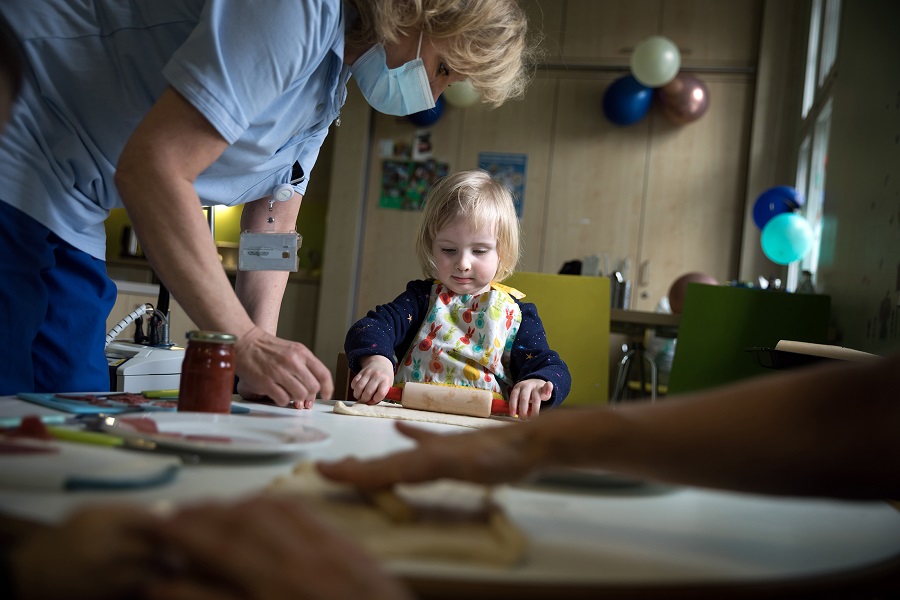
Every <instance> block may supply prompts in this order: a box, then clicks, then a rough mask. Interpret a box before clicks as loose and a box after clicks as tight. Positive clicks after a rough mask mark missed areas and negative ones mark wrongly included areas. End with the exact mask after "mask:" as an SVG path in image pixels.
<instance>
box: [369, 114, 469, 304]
mask: <svg viewBox="0 0 900 600" xmlns="http://www.w3.org/2000/svg"><path fill="white" fill-rule="evenodd" d="M460 116H461V115H460V111H459V110H453V109H451V108H449V107H448V108H445V109H444V112H443V113H442V115H441V118H440V120H439V121H438V122H437V124H436V125H435V126H433V127H430V128H419V127H416V126H415V125H413V124H412V123H411V122H410V121H409V120H408V119H406V118H400V117H393V116H388V115H383V114H380V113H377V114H376V115H375V119H374V126H373V133H372V143H371V146H370V149H369V156H370V161H369V173H368V186H367V191H368V193H367V196H366V207H365V220H364V228H363V241H362V255H361V257H360V271H359V292H358V294H357V304H356V318H358V317H360V316H362V315H364V314H365V313H366V311H367V310H369V309H371V308H373V307H374V306H376V305H377V304H383V303H385V302H388V301H390V300H393V299H394V298H396V297H397V294H399V293H400V292H402V291H403V290H404V289H406V283H407V282H408V281H409V280H411V279H418V278H420V277H422V270H421V268H420V267H419V261H418V260H417V259H416V255H415V232H416V228H417V227H418V226H419V223H420V221H421V218H422V213H421V212H420V211H409V210H393V209H385V208H380V207H379V199H380V191H381V176H382V166H383V162H384V160H385V158H384V157H382V156H381V153H380V150H379V144H380V143H381V142H382V141H385V140H386V141H392V140H393V141H408V142H409V143H412V142H413V139H414V137H415V133H416V131H417V130H419V129H428V130H429V131H431V133H432V136H431V142H432V147H433V148H432V150H433V156H434V158H435V159H436V160H439V161H442V162H448V163H450V164H449V168H450V169H451V170H454V169H456V168H457V165H456V164H454V161H453V160H452V158H453V157H455V156H456V155H457V148H458V147H459V141H460V140H459V133H458V132H459V124H460Z"/></svg>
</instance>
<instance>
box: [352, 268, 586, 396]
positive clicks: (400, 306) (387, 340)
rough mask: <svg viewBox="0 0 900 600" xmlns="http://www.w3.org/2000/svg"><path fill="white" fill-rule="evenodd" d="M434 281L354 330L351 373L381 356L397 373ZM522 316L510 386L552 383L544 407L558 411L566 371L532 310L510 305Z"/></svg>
mask: <svg viewBox="0 0 900 600" xmlns="http://www.w3.org/2000/svg"><path fill="white" fill-rule="evenodd" d="M433 285H434V281H431V280H421V279H419V280H415V281H410V282H409V283H408V284H407V285H406V291H405V292H403V293H402V294H400V295H399V296H397V298H396V299H394V301H393V302H390V303H388V304H380V305H378V306H376V307H375V309H374V310H370V311H369V312H368V314H367V315H366V316H365V317H363V318H362V319H360V320H359V321H357V322H356V323H354V324H353V326H352V327H350V331H348V332H347V338H346V340H345V341H344V352H346V354H347V360H348V362H349V365H350V370H351V371H354V372H358V371H359V370H360V368H361V367H360V364H359V361H360V359H362V358H365V357H366V356H371V355H373V354H380V355H381V356H384V357H386V358H388V359H389V360H390V361H391V362H392V363H393V364H394V369H395V370H396V367H397V360H398V357H401V358H402V357H403V356H405V355H406V351H407V350H408V349H409V346H410V345H411V344H412V342H413V340H414V339H415V337H416V333H418V331H419V328H420V327H421V325H422V322H423V321H424V320H425V318H426V317H427V316H428V309H429V308H430V306H429V300H430V297H431V288H432V286H433ZM514 300H515V302H516V304H518V305H519V308H520V309H521V311H522V323H521V324H520V325H519V331H518V333H516V337H515V341H514V343H513V346H512V351H511V356H510V365H509V366H510V371H511V376H512V379H513V381H515V382H519V381H522V380H524V379H543V380H544V381H550V382H551V383H553V395H552V396H551V397H550V400H548V401H546V402H544V406H545V407H547V406H558V405H559V404H561V403H562V401H563V400H565V398H566V396H567V395H568V394H569V390H570V389H571V387H572V377H571V375H570V374H569V368H568V367H567V366H566V363H564V362H563V361H562V359H561V358H560V356H559V354H557V353H556V352H554V351H553V350H551V349H550V347H549V346H548V345H547V334H546V332H545V331H544V325H543V323H541V319H540V317H539V316H538V314H537V308H536V307H535V306H534V304H530V303H528V302H520V301H519V300H516V299H514Z"/></svg>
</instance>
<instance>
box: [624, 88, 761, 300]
mask: <svg viewBox="0 0 900 600" xmlns="http://www.w3.org/2000/svg"><path fill="white" fill-rule="evenodd" d="M703 79H704V82H705V83H706V86H707V88H708V89H709V94H710V105H709V109H708V110H707V112H706V114H704V115H703V117H701V118H700V119H698V120H697V121H694V122H693V123H688V124H686V125H675V124H673V123H671V122H670V121H669V120H668V119H667V118H666V117H665V116H664V115H663V114H662V112H661V111H653V113H652V114H651V120H652V127H653V136H652V139H653V144H652V146H651V149H650V157H649V161H648V165H649V170H650V171H649V173H650V175H649V178H648V186H647V196H646V207H645V211H644V228H643V232H642V239H641V254H640V259H639V260H640V264H643V263H644V262H645V261H649V272H647V271H646V270H645V273H644V278H645V281H643V282H642V281H640V274H639V272H638V271H634V272H633V275H634V279H635V283H634V291H633V292H632V305H631V308H637V309H641V310H653V309H654V308H655V306H656V304H657V302H658V301H659V299H660V298H661V297H662V296H664V295H666V294H667V292H668V289H669V286H670V285H671V284H672V282H673V281H674V280H675V279H676V278H677V277H678V276H680V275H681V274H683V273H686V272H689V271H701V272H704V273H709V274H710V275H713V276H714V277H716V278H717V279H718V280H719V281H722V282H725V281H728V280H729V279H732V278H734V277H735V275H736V273H737V269H738V262H739V258H740V243H741V228H742V227H743V219H744V190H745V188H746V178H747V175H746V174H747V160H748V155H749V152H748V148H749V144H750V129H751V128H750V114H751V108H752V99H753V84H752V81H751V80H750V78H749V77H738V76H731V77H723V76H719V77H714V76H706V77H703ZM640 264H639V266H640ZM642 284H646V285H642Z"/></svg>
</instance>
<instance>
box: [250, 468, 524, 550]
mask: <svg viewBox="0 0 900 600" xmlns="http://www.w3.org/2000/svg"><path fill="white" fill-rule="evenodd" d="M266 493H269V494H278V495H281V496H288V497H291V498H296V500H297V501H298V502H302V503H303V505H304V506H305V507H307V508H308V509H309V510H310V511H312V513H313V514H315V515H317V516H318V517H320V518H321V519H322V520H323V521H325V522H326V523H328V524H330V525H331V526H332V527H334V528H335V529H337V530H338V531H340V532H342V533H343V534H344V535H346V536H348V537H350V538H351V539H355V540H356V541H357V542H359V543H360V544H361V545H362V546H364V547H365V548H366V549H367V550H369V552H371V553H372V554H373V555H375V556H376V557H379V558H381V559H386V560H410V561H428V562H431V561H435V562H442V563H447V562H450V563H456V564H469V565H480V566H494V567H510V566H512V565H514V564H516V563H518V562H519V561H520V560H521V559H522V557H523V556H524V554H525V550H526V546H527V544H526V538H525V535H524V534H523V533H522V532H521V530H520V529H519V528H518V527H517V526H516V525H515V524H514V523H512V522H511V521H510V520H509V519H508V518H507V517H506V515H505V513H504V512H503V510H502V508H501V507H499V506H498V505H497V504H495V503H494V502H493V500H492V498H491V496H490V491H489V488H487V487H485V486H482V485H476V484H471V483H464V482H457V481H446V480H445V481H438V482H434V483H428V484H418V485H408V486H396V487H395V488H394V489H393V490H390V491H384V492H377V493H375V494H368V493H363V492H361V491H360V490H358V489H356V488H355V487H353V486H351V485H346V484H341V483H337V482H333V481H330V480H327V479H325V478H324V477H322V476H321V475H320V474H319V472H318V470H316V468H315V466H313V464H312V463H311V462H302V463H299V464H298V465H297V466H296V467H295V468H294V471H293V473H292V474H291V475H289V476H285V477H279V478H277V479H276V480H274V481H273V482H272V483H271V484H270V485H269V487H268V488H267V490H266Z"/></svg>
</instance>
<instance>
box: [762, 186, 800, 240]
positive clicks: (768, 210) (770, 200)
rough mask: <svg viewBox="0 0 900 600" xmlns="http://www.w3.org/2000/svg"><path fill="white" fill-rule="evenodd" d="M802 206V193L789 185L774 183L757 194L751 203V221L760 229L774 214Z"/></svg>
mask: <svg viewBox="0 0 900 600" xmlns="http://www.w3.org/2000/svg"><path fill="white" fill-rule="evenodd" d="M801 206H803V195H802V194H801V193H800V192H798V191H797V190H796V189H795V188H792V187H791V186H789V185H776V186H775V187H772V188H769V189H767V190H766V191H764V192H763V193H762V194H760V195H759V198H757V199H756V203H755V204H754V205H753V222H754V223H756V226H757V227H759V228H760V229H762V228H763V227H765V226H766V223H768V222H769V219H771V218H772V217H774V216H775V215H780V214H782V213H788V212H791V211H794V210H797V209H798V208H800V207H801Z"/></svg>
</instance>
